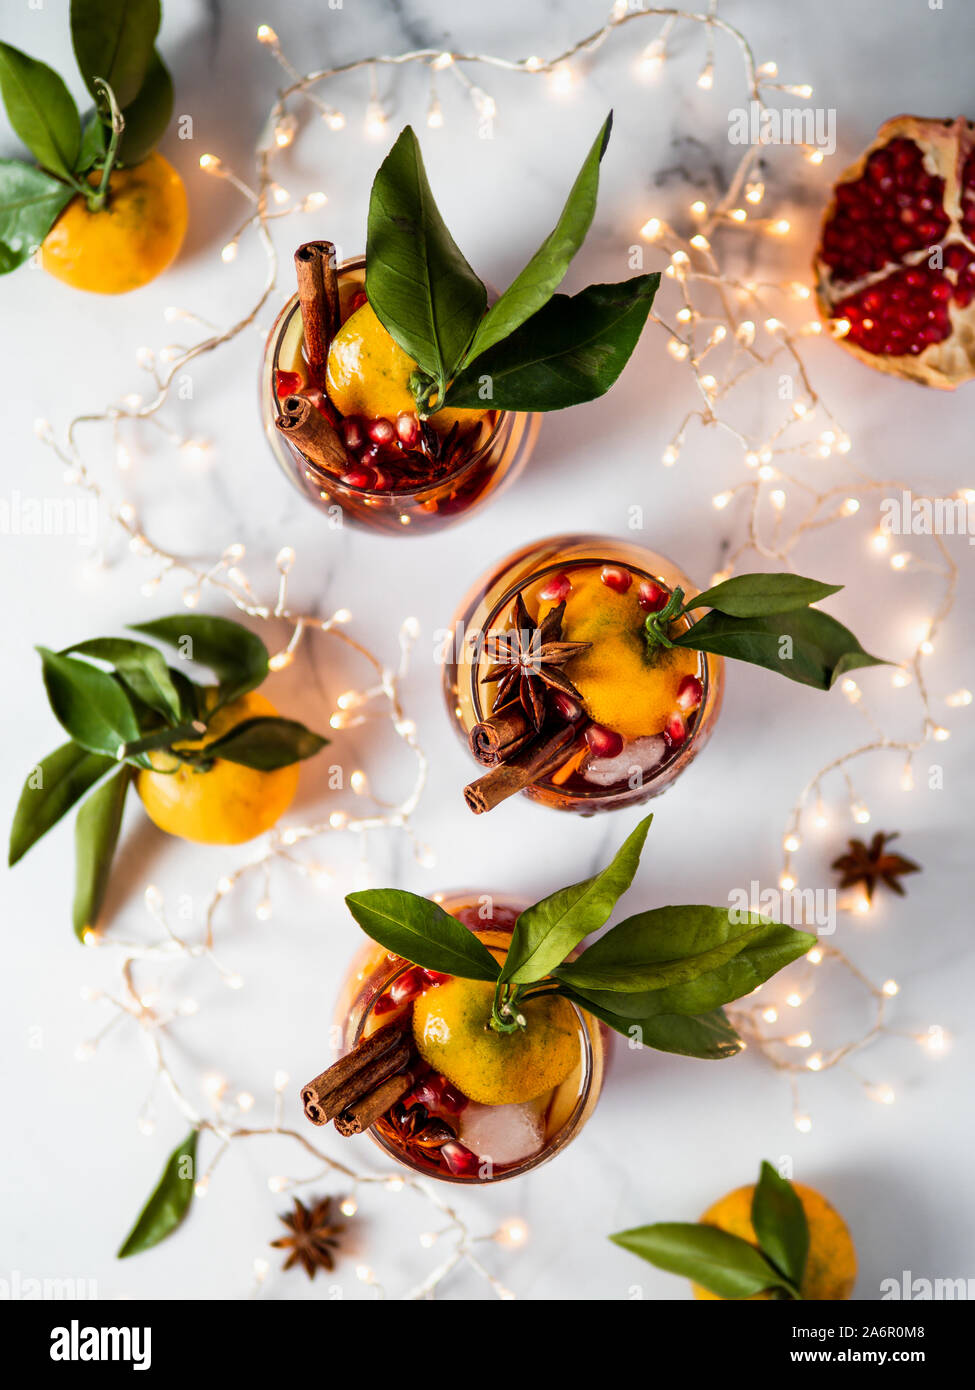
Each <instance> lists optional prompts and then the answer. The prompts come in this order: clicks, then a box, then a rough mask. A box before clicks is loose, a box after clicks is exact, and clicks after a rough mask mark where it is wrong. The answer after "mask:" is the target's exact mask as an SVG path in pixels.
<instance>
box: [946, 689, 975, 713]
mask: <svg viewBox="0 0 975 1390" xmlns="http://www.w3.org/2000/svg"><path fill="white" fill-rule="evenodd" d="M971 703H972V692H971V691H970V690H955V691H954V692H953V693H952V694H951V695H947V696H946V697H945V704H946V705H949V706H950V707H951V708H952V709H961V708H962V707H963V706H964V705H970V704H971Z"/></svg>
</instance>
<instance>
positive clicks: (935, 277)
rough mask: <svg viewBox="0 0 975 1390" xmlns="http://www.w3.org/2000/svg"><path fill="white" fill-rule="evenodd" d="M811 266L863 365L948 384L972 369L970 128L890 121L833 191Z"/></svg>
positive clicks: (826, 312) (844, 338) (974, 193)
mask: <svg viewBox="0 0 975 1390" xmlns="http://www.w3.org/2000/svg"><path fill="white" fill-rule="evenodd" d="M815 272H816V282H817V296H818V300H819V307H820V311H821V313H822V314H823V316H824V318H825V319H826V320H827V322H828V323H829V324H830V327H831V329H832V331H833V334H834V336H835V337H836V338H837V341H839V342H841V343H842V344H843V346H844V347H846V348H848V349H849V351H850V352H852V353H853V354H854V356H856V357H858V358H859V359H860V361H861V362H866V363H867V365H868V366H870V367H876V368H877V369H878V370H879V371H882V372H889V373H892V374H893V375H895V376H902V377H907V378H909V379H910V380H912V381H919V382H921V383H923V384H924V385H925V386H936V387H939V388H940V389H942V390H948V391H951V390H953V389H954V388H955V387H956V386H958V385H960V384H961V383H962V382H963V381H968V380H970V379H971V377H973V376H975V308H973V300H975V125H973V124H972V122H970V121H966V120H964V119H963V118H962V117H958V119H957V120H954V121H949V120H929V119H925V118H922V117H919V116H896V117H895V118H894V119H893V120H890V121H886V122H885V123H884V124H883V125H882V126H881V127H880V130H879V131H878V132H877V138H876V140H875V141H874V143H873V144H872V145H871V146H870V148H869V149H868V150H865V151H864V153H863V154H862V155H861V156H860V158H859V159H858V160H857V162H856V163H855V164H853V165H851V166H850V168H849V169H847V170H846V171H845V172H844V173H843V175H842V176H841V177H840V179H839V182H838V183H837V184H836V186H835V187H834V189H833V199H832V202H831V203H830V205H829V207H828V209H827V211H826V216H825V218H824V219H823V227H822V233H821V236H820V244H819V249H818V251H817V253H816V260H815Z"/></svg>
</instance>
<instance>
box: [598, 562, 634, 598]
mask: <svg viewBox="0 0 975 1390" xmlns="http://www.w3.org/2000/svg"><path fill="white" fill-rule="evenodd" d="M599 577H600V579H601V580H602V582H603V583H604V584H605V585H606V588H607V589H612V590H613V592H614V593H616V594H625V593H626V591H627V589H628V588H629V587H630V585H631V584H632V583H633V576H632V574H630V572H629V570H624V569H620V567H619V566H618V565H605V566H604V567H603V570H602V572H601V574H600V576H599Z"/></svg>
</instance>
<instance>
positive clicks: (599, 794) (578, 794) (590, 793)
mask: <svg viewBox="0 0 975 1390" xmlns="http://www.w3.org/2000/svg"><path fill="white" fill-rule="evenodd" d="M552 539H557V538H556V537H553V538H552ZM605 539H606V540H607V541H609V540H611V539H612V538H611V537H608V536H607V537H605ZM548 543H549V542H546V541H539V542H538V544H539V545H546V544H548ZM665 558H666V557H665ZM609 564H612V565H622V567H623V568H625V569H628V570H632V571H634V572H635V573H636V574H639V575H642V576H643V577H644V578H646V579H649V580H651V581H652V582H653V583H654V584H659V583H661V582H662V581H661V579H660V577H659V576H658V575H653V574H650V573H649V572H648V571H647V570H643V569H639V568H637V567H636V566H634V565H631V564H629V563H628V562H625V561H619V560H609V559H607V558H606V557H605V556H596V557H594V558H593V559H591V560H590V559H588V558H582V559H578V560H573V561H572V562H571V563H570V564H569V565H568V566H566V565H564V564H560V563H558V562H557V561H554V560H553V561H552V563H551V564H547V565H543V566H542V567H541V568H540V569H537V570H533V571H532V572H531V574H529V575H526V576H525V578H524V579H521V580H518V581H517V582H516V583H513V584H510V585H508V587H507V588H506V589H505V590H504V592H503V593H502V595H501V596H500V598H499V599H498V600H497V602H496V603H494V604H493V605H492V607H491V609H490V611H489V613H488V615H487V617H486V618H485V621H484V624H483V626H482V627H481V629H480V635H482V636H483V637H485V638H487V637H488V636H489V634H490V632H491V629H492V627H493V625H494V623H495V621H496V619H497V616H498V614H499V613H500V612H501V611H502V609H504V608H505V607H506V606H507V605H508V604H509V603H511V601H512V600H513V599H514V598H515V597H516V596H517V595H518V594H519V593H521V592H522V591H523V590H524V589H525V588H526V586H527V585H529V584H535V583H537V582H538V580H539V579H542V578H544V576H545V575H546V574H548V573H549V572H558V571H559V570H563V569H566V568H569V569H577V568H582V567H586V568H589V567H592V568H595V566H596V565H609ZM664 587H665V588H666V589H667V591H668V593H673V589H672V588H671V587H670V585H669V584H666V583H664ZM698 655H699V657H700V658H701V661H700V663H699V664H700V665H701V666H702V667H703V675H702V677H701V685H702V694H701V703H700V705H699V707H698V708H699V710H703V709H704V708H705V706H706V705H707V702H708V695H709V694H710V691H711V667H710V663H709V662H708V660H707V656H708V653H707V652H699V653H698ZM480 664H481V658H480V657H478V659H477V661H476V662H475V661H472V662H471V665H470V682H471V705H472V707H473V710H474V714H475V715H476V716H477V722H478V723H480V721H481V720H483V719H484V717H485V708H484V705H483V703H482V700H481V689H482V687H481V682H480V681H479V680H478V679H477V671H478V668H479V667H480ZM703 724H704V721H703V720H701V719H699V720H696V721H695V724H694V728H693V729H692V730H691V733H690V734H689V736H688V737H687V738H686V739H685V741H684V742H683V743H682V744H680V746H679V747H677V748H675V749H674V750H673V751H672V753H671V755H670V756H669V757H666V758H665V759H664V760H663V761H662V762H661V763H660V764H659V765H658V767H657V768H656V770H655V771H654V773H653V775H652V776H651V777H650V778H649V779H648V780H647V781H645V782H644V783H643V786H642V788H641V790H642V791H646V790H647V788H648V787H652V786H653V784H654V782H656V780H657V778H658V777H659V776H661V775H662V774H663V773H665V772H667V771H668V770H669V769H670V768H671V767H672V766H673V764H674V763H675V762H676V761H677V759H678V758H680V757H682V756H683V755H684V754H685V753H686V752H687V751H688V749H690V748H691V747H692V746H693V744H694V742H695V741H696V739H697V737H698V734H699V732H700V730H701V729H702V728H703ZM650 737H652V735H650ZM549 785H550V783H549V781H548V779H547V778H542V779H541V780H539V781H538V782H531V783H529V786H532V787H546V786H549ZM557 790H561V789H557ZM571 795H572V797H573V798H574V799H576V800H579V801H590V800H591V801H597V800H601V799H604V798H605V797H606V796H607V795H609V796H613V795H614V793H613V792H612V790H611V789H610V788H608V787H597V786H593V787H592V788H588V787H587V788H586V789H585V790H582V791H580V790H577V789H576V788H573V790H572V793H571Z"/></svg>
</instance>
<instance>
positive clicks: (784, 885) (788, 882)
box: [779, 874, 796, 893]
mask: <svg viewBox="0 0 975 1390" xmlns="http://www.w3.org/2000/svg"><path fill="white" fill-rule="evenodd" d="M795 886H796V881H795V879H794V878H793V877H792V875H791V874H782V875H781V876H780V878H779V887H780V888H781V889H782V890H783V891H784V892H786V893H791V892H792V890H793V888H795Z"/></svg>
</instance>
